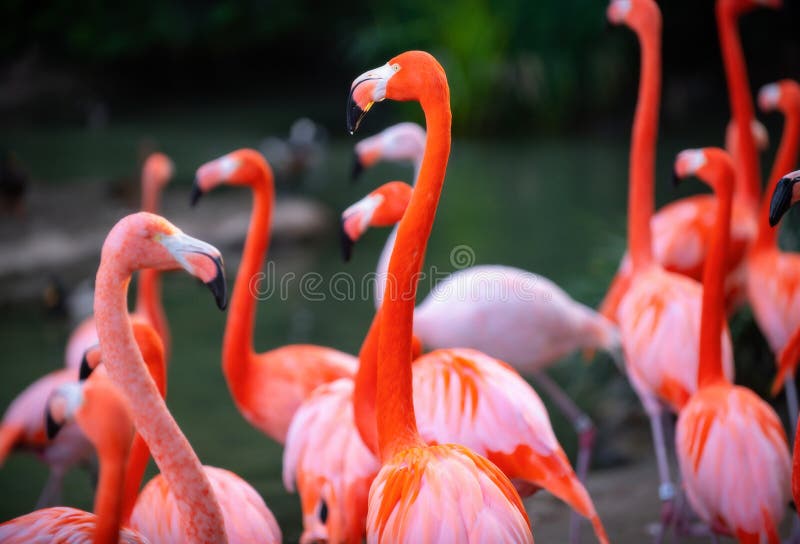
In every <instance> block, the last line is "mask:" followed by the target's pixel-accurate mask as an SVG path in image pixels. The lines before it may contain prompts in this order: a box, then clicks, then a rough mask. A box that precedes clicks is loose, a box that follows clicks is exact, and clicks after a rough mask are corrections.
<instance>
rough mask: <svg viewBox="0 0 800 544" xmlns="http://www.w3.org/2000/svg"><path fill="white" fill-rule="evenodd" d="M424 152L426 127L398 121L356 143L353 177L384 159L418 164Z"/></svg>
mask: <svg viewBox="0 0 800 544" xmlns="http://www.w3.org/2000/svg"><path fill="white" fill-rule="evenodd" d="M424 153H425V129H424V128H422V127H421V126H419V125H418V124H416V123H398V124H396V125H393V126H391V127H389V128H387V129H385V130H383V131H382V132H379V133H378V134H375V135H374V136H370V137H369V138H365V139H363V140H361V141H360V142H358V143H357V144H356V148H355V162H354V163H353V179H356V178H357V177H358V176H359V175H360V174H361V172H363V171H364V169H366V168H370V167H372V166H373V165H375V164H376V163H378V162H380V161H383V160H387V161H398V162H403V161H410V162H412V163H414V165H418V164H419V163H420V162H421V161H422V155H423V154H424Z"/></svg>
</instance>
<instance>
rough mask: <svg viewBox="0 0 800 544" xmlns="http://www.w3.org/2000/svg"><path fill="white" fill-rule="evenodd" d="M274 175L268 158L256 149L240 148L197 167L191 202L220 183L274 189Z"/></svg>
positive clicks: (194, 201)
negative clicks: (261, 186) (262, 185)
mask: <svg viewBox="0 0 800 544" xmlns="http://www.w3.org/2000/svg"><path fill="white" fill-rule="evenodd" d="M272 183H273V175H272V169H271V168H270V166H269V164H268V163H267V160H266V159H265V158H264V156H263V155H262V154H261V153H259V152H258V151H256V150H254V149H239V150H237V151H233V152H231V153H228V154H227V155H223V156H222V157H220V158H218V159H215V160H213V161H211V162H207V163H205V164H204V165H203V166H201V167H200V168H198V169H197V174H196V175H195V178H194V185H193V187H192V194H191V198H190V201H191V204H192V206H194V205H195V204H197V201H198V200H199V199H200V197H201V196H202V195H203V194H204V193H207V192H209V191H211V190H212V189H214V188H215V187H217V186H219V185H223V184H225V185H246V186H250V187H254V186H256V185H257V184H264V185H266V186H267V187H268V188H269V190H270V191H271V190H272Z"/></svg>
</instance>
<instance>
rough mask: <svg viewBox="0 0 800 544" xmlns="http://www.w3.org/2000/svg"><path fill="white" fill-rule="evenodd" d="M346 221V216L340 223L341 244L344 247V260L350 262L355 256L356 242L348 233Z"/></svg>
mask: <svg viewBox="0 0 800 544" xmlns="http://www.w3.org/2000/svg"><path fill="white" fill-rule="evenodd" d="M346 221H347V220H346V219H345V218H342V221H341V222H340V223H339V245H340V247H341V249H342V260H344V262H350V259H351V258H352V256H353V246H354V245H355V242H354V241H353V239H352V238H350V235H349V234H347V230H346V228H345V223H346Z"/></svg>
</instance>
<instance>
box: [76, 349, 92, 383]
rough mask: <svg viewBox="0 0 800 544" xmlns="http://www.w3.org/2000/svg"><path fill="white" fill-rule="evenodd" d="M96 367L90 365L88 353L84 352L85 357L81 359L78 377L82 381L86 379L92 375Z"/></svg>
mask: <svg viewBox="0 0 800 544" xmlns="http://www.w3.org/2000/svg"><path fill="white" fill-rule="evenodd" d="M93 370H94V369H93V368H92V367H91V366H89V361H88V360H87V359H86V354H85V353H84V354H83V359H81V368H80V370H79V371H78V379H79V380H80V381H85V380H86V379H87V378H88V377H89V376H91V375H92V371H93Z"/></svg>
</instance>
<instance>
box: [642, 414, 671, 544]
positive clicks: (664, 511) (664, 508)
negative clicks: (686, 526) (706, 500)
mask: <svg viewBox="0 0 800 544" xmlns="http://www.w3.org/2000/svg"><path fill="white" fill-rule="evenodd" d="M643 404H644V409H645V411H646V412H647V415H648V417H649V418H650V428H651V429H652V431H653V446H654V448H655V450H656V462H657V464H658V479H659V482H660V484H659V486H658V498H659V499H660V500H661V520H660V523H659V531H658V534H657V535H656V539H655V542H656V543H661V542H663V541H664V535H665V534H666V532H667V530H668V529H669V526H670V525H671V523H672V521H673V518H674V514H675V485H674V484H673V483H672V479H671V478H670V475H669V459H668V458H667V448H666V444H665V440H664V426H663V421H662V417H661V416H662V410H661V406H660V405H659V403H658V401H656V400H655V399H643Z"/></svg>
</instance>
